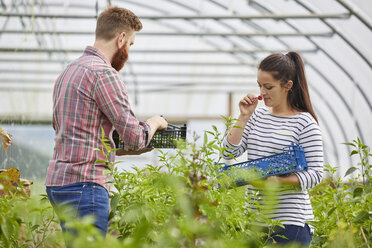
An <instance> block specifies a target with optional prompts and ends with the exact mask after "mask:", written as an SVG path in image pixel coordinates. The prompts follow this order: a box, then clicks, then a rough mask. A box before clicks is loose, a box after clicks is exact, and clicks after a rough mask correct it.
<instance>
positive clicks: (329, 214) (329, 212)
mask: <svg viewBox="0 0 372 248" xmlns="http://www.w3.org/2000/svg"><path fill="white" fill-rule="evenodd" d="M336 208H337V207H333V208H331V209H330V210H329V211H328V213H327V216H328V217H329V216H331V214H332V213H333V212H334V211H335V210H336Z"/></svg>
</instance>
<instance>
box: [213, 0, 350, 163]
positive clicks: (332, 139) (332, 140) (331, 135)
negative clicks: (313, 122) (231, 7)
mask: <svg viewBox="0 0 372 248" xmlns="http://www.w3.org/2000/svg"><path fill="white" fill-rule="evenodd" d="M209 1H210V2H213V3H215V4H216V5H218V6H220V7H222V8H225V9H226V7H225V6H223V5H222V4H220V3H216V1H214V0H209ZM245 22H246V21H245ZM256 25H257V26H259V27H260V25H258V24H256ZM261 28H262V27H261ZM295 30H296V31H298V30H297V29H295ZM274 38H275V39H277V40H278V41H279V42H280V43H282V44H283V45H284V46H285V47H288V45H287V44H286V42H283V41H282V40H280V39H279V38H278V37H274ZM310 65H311V63H310ZM311 66H312V65H311ZM326 106H327V107H328V108H330V106H331V105H326ZM332 110H333V109H331V112H332V113H334V111H332ZM337 123H339V122H337ZM324 125H325V126H326V129H327V130H330V128H329V127H328V124H327V123H326V122H325V123H324ZM339 127H340V129H341V130H342V132H344V129H343V127H342V126H341V125H339ZM330 137H331V142H332V143H333V146H335V145H336V144H335V143H334V137H333V134H332V133H330ZM344 137H345V139H346V136H344ZM349 150H350V149H349ZM336 155H337V157H336V158H337V160H339V157H338V152H337V154H336ZM349 159H350V158H349ZM350 161H351V160H350Z"/></svg>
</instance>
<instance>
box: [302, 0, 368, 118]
mask: <svg viewBox="0 0 372 248" xmlns="http://www.w3.org/2000/svg"><path fill="white" fill-rule="evenodd" d="M295 2H296V3H297V4H299V5H301V6H302V7H304V8H305V9H306V10H308V11H310V12H313V11H312V10H311V9H310V8H309V7H307V6H306V5H304V4H303V3H301V2H299V1H298V0H295ZM321 21H322V22H323V23H324V24H325V25H327V26H328V27H329V28H331V29H332V31H334V32H335V34H337V35H338V36H340V38H341V39H342V40H343V41H344V42H345V43H346V44H347V45H349V46H350V48H351V49H352V50H354V51H355V52H356V53H357V54H358V55H359V56H360V57H361V58H362V59H363V60H364V61H365V62H366V63H367V64H368V65H369V67H370V68H372V63H371V62H370V61H369V60H368V59H367V58H365V56H364V55H362V53H361V51H359V49H358V48H356V47H355V46H354V45H353V44H352V43H351V42H349V41H348V40H347V39H346V38H345V36H344V35H342V34H341V33H340V32H338V31H337V30H336V29H335V28H334V27H333V26H332V25H331V24H330V23H328V22H327V21H325V20H321ZM309 40H311V39H310V38H309ZM322 51H323V52H324V53H325V54H326V55H327V57H329V58H330V59H331V60H332V61H333V62H334V63H335V65H337V66H338V67H339V68H340V69H341V70H342V71H343V72H344V73H345V74H346V76H347V77H348V78H349V79H350V80H351V82H352V83H353V84H354V86H355V87H357V89H358V91H359V92H360V93H361V94H362V96H363V98H364V100H365V101H366V102H367V104H368V106H369V108H370V109H371V112H372V104H371V102H370V101H369V100H368V97H367V96H366V95H365V94H364V91H363V90H362V89H361V88H360V86H359V84H358V83H357V82H355V80H354V78H353V76H351V75H350V73H349V72H348V71H347V70H346V69H345V68H344V67H343V66H341V64H340V63H338V62H337V61H336V60H335V59H334V58H333V57H332V56H330V55H329V54H328V53H327V52H326V51H325V50H324V49H322Z"/></svg>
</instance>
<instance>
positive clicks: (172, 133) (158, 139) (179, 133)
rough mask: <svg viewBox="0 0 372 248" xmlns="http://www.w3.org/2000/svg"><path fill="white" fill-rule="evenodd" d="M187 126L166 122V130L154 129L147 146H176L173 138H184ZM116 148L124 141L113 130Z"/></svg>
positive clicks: (122, 145) (122, 146)
mask: <svg viewBox="0 0 372 248" xmlns="http://www.w3.org/2000/svg"><path fill="white" fill-rule="evenodd" d="M186 131H187V126H186V124H184V125H183V126H181V127H178V126H175V125H172V124H168V128H167V129H166V130H160V131H156V132H155V134H154V136H153V137H152V139H151V141H150V144H149V145H148V146H147V147H148V148H176V144H175V142H174V141H175V140H179V139H183V140H185V139H186ZM112 139H113V140H114V143H115V146H116V148H124V143H123V141H121V139H120V137H119V134H118V133H117V132H116V131H115V130H114V132H113V133H112Z"/></svg>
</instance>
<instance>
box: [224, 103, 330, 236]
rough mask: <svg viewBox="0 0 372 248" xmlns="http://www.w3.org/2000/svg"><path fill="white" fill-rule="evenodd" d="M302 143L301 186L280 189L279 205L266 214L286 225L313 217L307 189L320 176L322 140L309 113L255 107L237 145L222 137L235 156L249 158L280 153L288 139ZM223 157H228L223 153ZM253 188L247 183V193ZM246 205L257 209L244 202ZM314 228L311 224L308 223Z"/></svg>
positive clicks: (299, 173)
mask: <svg viewBox="0 0 372 248" xmlns="http://www.w3.org/2000/svg"><path fill="white" fill-rule="evenodd" d="M292 142H293V143H295V144H297V145H301V146H302V147H303V149H304V152H305V157H306V162H307V165H308V167H309V168H308V170H306V171H300V172H295V173H294V174H295V175H297V177H298V178H299V181H300V184H301V188H300V189H297V190H293V189H291V190H281V191H280V193H279V196H278V206H277V207H276V209H275V212H274V213H273V214H272V215H271V216H269V217H270V218H272V219H275V220H281V221H282V223H283V224H285V225H297V226H302V227H303V226H304V225H305V221H311V220H314V216H313V210H312V207H311V203H310V199H309V194H308V192H307V190H308V189H310V188H312V187H314V186H315V185H317V184H318V183H319V182H320V181H321V179H322V177H323V142H322V134H321V131H320V128H319V126H318V124H317V123H316V121H315V120H314V118H313V117H312V116H311V114H310V113H307V112H303V113H299V114H297V115H295V116H291V117H278V116H274V115H272V114H270V113H269V111H268V108H267V107H261V108H257V109H256V110H255V112H254V113H253V115H252V116H251V118H250V119H249V121H248V123H247V125H246V127H245V129H244V132H243V137H242V140H241V142H240V144H239V145H232V144H231V143H230V142H228V141H227V139H226V138H225V140H224V147H228V148H229V149H228V151H227V152H229V153H230V154H232V155H233V156H234V157H239V156H240V155H241V154H243V153H244V152H245V151H248V152H247V153H248V160H252V159H258V158H262V157H265V156H270V155H273V154H276V153H281V152H282V151H283V150H282V149H283V147H286V146H289V145H290V144H291V143H292ZM224 157H225V159H231V157H229V156H227V155H226V154H225V155H224ZM255 192H256V189H255V188H254V187H253V186H251V185H248V187H247V197H248V196H250V195H254V193H255ZM247 207H248V208H252V209H256V207H255V206H254V205H253V204H249V203H247ZM309 226H310V225H309ZM311 229H312V230H311V231H312V232H313V227H311Z"/></svg>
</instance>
